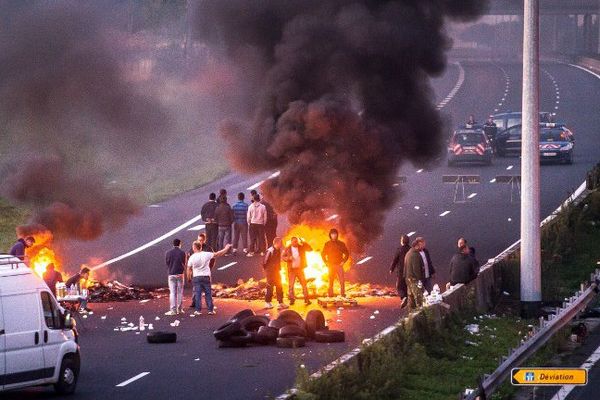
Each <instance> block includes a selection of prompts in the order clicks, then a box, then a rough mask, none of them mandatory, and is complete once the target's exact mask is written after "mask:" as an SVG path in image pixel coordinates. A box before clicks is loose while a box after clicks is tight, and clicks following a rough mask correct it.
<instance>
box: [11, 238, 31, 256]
mask: <svg viewBox="0 0 600 400" xmlns="http://www.w3.org/2000/svg"><path fill="white" fill-rule="evenodd" d="M34 243H35V239H34V238H33V236H28V237H26V238H25V239H23V238H19V240H17V242H16V243H15V244H14V245H13V247H11V249H10V253H9V254H10V255H11V256H13V257H18V258H19V260H21V261H23V260H25V249H27V248H29V247H31V246H33V245H34Z"/></svg>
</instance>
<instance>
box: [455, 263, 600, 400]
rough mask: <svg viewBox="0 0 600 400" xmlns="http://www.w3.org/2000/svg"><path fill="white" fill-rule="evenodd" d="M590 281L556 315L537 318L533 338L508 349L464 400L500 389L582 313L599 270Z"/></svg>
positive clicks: (595, 287) (598, 278)
mask: <svg viewBox="0 0 600 400" xmlns="http://www.w3.org/2000/svg"><path fill="white" fill-rule="evenodd" d="M590 281H591V282H592V283H591V284H590V283H589V282H586V283H585V284H582V288H581V290H579V291H578V292H577V293H575V295H574V296H572V297H570V298H569V299H567V301H566V302H565V303H563V307H557V309H556V314H550V315H548V319H545V318H543V317H541V318H540V322H539V327H534V328H533V331H532V335H531V336H529V337H528V338H527V339H526V340H524V341H522V342H521V346H519V347H518V348H516V349H511V351H510V352H509V354H508V357H507V358H505V359H503V360H502V362H501V363H500V365H499V366H498V368H497V369H496V370H495V371H494V372H492V373H491V374H490V375H486V376H484V379H483V380H482V381H481V384H480V385H479V387H478V388H477V389H475V390H474V391H472V392H471V393H470V394H469V395H467V396H463V397H462V398H463V399H464V400H476V399H480V398H481V399H486V398H488V396H490V395H491V394H492V393H494V392H495V391H496V389H498V387H500V385H502V383H503V382H504V381H505V380H506V378H507V377H508V376H509V374H510V371H511V370H512V369H513V368H516V367H519V366H521V364H522V363H523V362H525V361H526V360H527V359H528V358H529V357H531V356H532V355H533V354H534V353H535V352H536V351H537V350H539V349H540V347H542V346H543V345H544V344H545V343H546V342H547V341H548V340H550V338H551V337H552V336H553V335H554V334H555V333H557V332H558V331H559V330H560V329H562V328H563V327H564V326H565V325H567V324H568V323H569V322H571V320H572V319H573V318H574V317H575V316H576V315H577V313H578V312H580V311H582V310H583V309H584V308H585V307H586V306H587V305H588V303H589V302H590V301H591V300H592V299H593V298H594V297H596V295H597V294H598V292H599V287H598V286H599V285H600V270H599V269H596V271H595V272H594V273H593V274H592V275H591V279H590Z"/></svg>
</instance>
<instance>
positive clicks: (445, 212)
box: [440, 210, 450, 217]
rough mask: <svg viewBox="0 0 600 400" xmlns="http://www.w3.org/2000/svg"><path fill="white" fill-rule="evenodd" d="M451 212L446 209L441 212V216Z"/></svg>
mask: <svg viewBox="0 0 600 400" xmlns="http://www.w3.org/2000/svg"><path fill="white" fill-rule="evenodd" d="M448 214H450V211H448V210H446V211H444V212H443V213H441V214H440V217H445V216H446V215H448Z"/></svg>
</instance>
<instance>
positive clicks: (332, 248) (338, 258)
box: [321, 228, 350, 297]
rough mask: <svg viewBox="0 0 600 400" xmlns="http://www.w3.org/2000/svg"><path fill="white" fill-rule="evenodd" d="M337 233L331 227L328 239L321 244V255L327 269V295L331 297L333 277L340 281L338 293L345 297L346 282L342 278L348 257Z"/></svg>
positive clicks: (346, 249)
mask: <svg viewBox="0 0 600 400" xmlns="http://www.w3.org/2000/svg"><path fill="white" fill-rule="evenodd" d="M338 237H339V233H338V231H337V229H335V228H333V229H331V230H330V231H329V240H328V241H327V242H326V243H325V245H324V246H323V250H322V251H321V257H322V258H323V262H324V263H325V265H327V269H328V270H329V290H328V295H329V297H333V282H334V281H335V278H336V277H337V279H338V280H339V282H340V295H341V296H342V297H346V282H345V280H344V264H345V263H346V261H348V258H350V252H349V251H348V247H346V244H345V243H344V242H342V241H341V240H339V239H338Z"/></svg>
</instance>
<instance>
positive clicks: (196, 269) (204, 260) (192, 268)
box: [187, 242, 231, 315]
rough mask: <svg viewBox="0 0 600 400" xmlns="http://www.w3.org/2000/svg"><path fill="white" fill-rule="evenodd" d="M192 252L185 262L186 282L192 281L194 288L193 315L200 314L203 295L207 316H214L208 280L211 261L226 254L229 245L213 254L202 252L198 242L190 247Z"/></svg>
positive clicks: (229, 247)
mask: <svg viewBox="0 0 600 400" xmlns="http://www.w3.org/2000/svg"><path fill="white" fill-rule="evenodd" d="M192 248H193V250H194V254H192V255H191V256H190V258H189V259H188V262H187V266H188V281H192V283H193V286H194V296H195V300H196V302H195V308H196V310H195V311H194V315H201V314H202V293H204V297H205V299H206V307H207V308H208V314H209V315H214V314H215V307H214V305H213V301H212V292H211V286H210V283H211V282H210V278H211V262H210V261H211V260H212V259H215V258H219V257H221V256H224V255H225V254H227V252H228V251H229V249H231V243H227V245H226V246H225V247H224V248H223V249H221V250H219V251H217V252H216V253H213V252H211V251H204V250H202V246H201V245H200V243H198V242H194V244H193V246H192Z"/></svg>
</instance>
